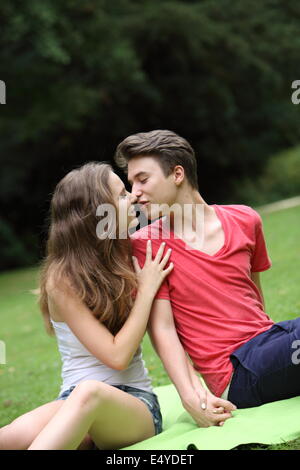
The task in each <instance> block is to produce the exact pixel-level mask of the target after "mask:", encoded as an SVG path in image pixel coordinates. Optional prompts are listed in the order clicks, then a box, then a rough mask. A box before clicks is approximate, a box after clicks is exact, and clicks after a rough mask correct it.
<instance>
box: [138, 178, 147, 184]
mask: <svg viewBox="0 0 300 470" xmlns="http://www.w3.org/2000/svg"><path fill="white" fill-rule="evenodd" d="M147 179H148V178H145V179H144V180H141V181H140V182H141V183H142V184H143V183H145V182H146V181H147Z"/></svg>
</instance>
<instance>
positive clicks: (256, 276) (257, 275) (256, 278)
mask: <svg viewBox="0 0 300 470" xmlns="http://www.w3.org/2000/svg"><path fill="white" fill-rule="evenodd" d="M251 279H252V281H253V282H254V284H255V285H256V287H257V289H258V290H259V292H260V295H261V298H262V301H263V307H264V311H266V305H265V299H264V295H263V291H262V287H261V283H260V272H257V273H251Z"/></svg>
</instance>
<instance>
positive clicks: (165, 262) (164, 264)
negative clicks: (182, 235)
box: [159, 248, 172, 269]
mask: <svg viewBox="0 0 300 470" xmlns="http://www.w3.org/2000/svg"><path fill="white" fill-rule="evenodd" d="M171 253H172V250H171V248H169V249H168V250H167V253H166V254H165V256H164V257H163V259H162V260H161V262H160V263H159V265H160V267H161V268H162V269H164V267H165V266H166V264H167V262H168V261H169V258H170V255H171Z"/></svg>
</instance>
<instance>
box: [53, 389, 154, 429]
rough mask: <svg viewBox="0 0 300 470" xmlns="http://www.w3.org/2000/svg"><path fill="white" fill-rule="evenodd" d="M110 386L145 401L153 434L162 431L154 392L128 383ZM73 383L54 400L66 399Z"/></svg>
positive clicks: (71, 390)
mask: <svg viewBox="0 0 300 470" xmlns="http://www.w3.org/2000/svg"><path fill="white" fill-rule="evenodd" d="M111 386H112V387H115V388H118V389H119V390H122V391H123V392H126V393H129V394H130V395H133V396H134V397H136V398H139V399H140V400H141V401H142V402H144V403H145V405H146V406H147V408H148V409H149V411H150V413H151V414H152V418H153V423H154V428H155V434H159V433H161V432H162V416H161V412H160V406H159V403H158V399H157V396H156V395H155V393H150V392H146V391H145V390H141V389H139V388H135V387H130V386H129V385H111ZM74 388H75V385H73V386H72V387H70V388H69V389H68V390H65V391H63V392H62V393H61V394H60V395H59V397H58V398H56V400H66V399H67V398H68V396H69V395H70V394H71V393H72V392H73V390H74Z"/></svg>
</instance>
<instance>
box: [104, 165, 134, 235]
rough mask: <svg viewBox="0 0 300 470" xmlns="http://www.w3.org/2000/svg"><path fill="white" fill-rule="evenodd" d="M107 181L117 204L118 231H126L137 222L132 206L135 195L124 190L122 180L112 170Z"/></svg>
mask: <svg viewBox="0 0 300 470" xmlns="http://www.w3.org/2000/svg"><path fill="white" fill-rule="evenodd" d="M108 183H109V186H110V188H111V192H112V194H113V198H114V202H115V204H116V206H117V214H116V216H117V217H119V227H120V231H121V232H125V231H126V232H128V229H130V228H133V227H136V226H137V225H138V223H139V221H138V219H137V217H136V212H135V210H134V206H133V204H134V203H135V202H136V201H137V197H136V196H134V195H132V194H131V193H129V192H128V191H127V190H126V188H125V186H124V183H123V182H122V180H121V179H120V178H119V177H118V175H116V173H114V172H112V171H111V172H110V174H109V181H108Z"/></svg>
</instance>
